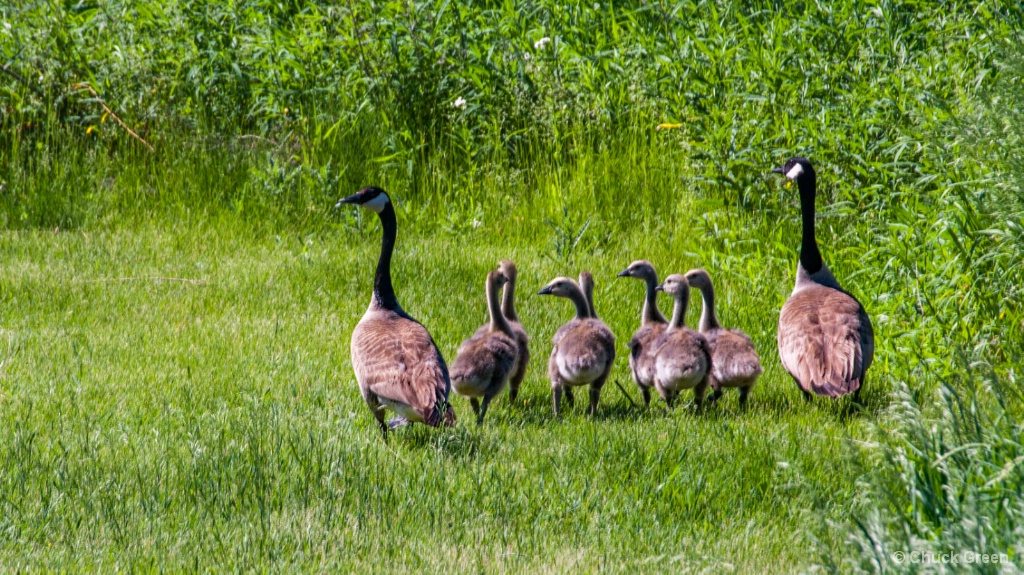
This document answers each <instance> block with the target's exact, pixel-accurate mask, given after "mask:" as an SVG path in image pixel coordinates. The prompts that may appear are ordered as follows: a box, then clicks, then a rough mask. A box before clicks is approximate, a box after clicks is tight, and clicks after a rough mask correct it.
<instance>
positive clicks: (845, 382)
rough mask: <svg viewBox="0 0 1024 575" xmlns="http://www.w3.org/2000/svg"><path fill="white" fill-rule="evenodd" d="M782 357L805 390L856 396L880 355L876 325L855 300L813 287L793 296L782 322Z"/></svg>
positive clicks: (780, 319)
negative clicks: (877, 346)
mask: <svg viewBox="0 0 1024 575" xmlns="http://www.w3.org/2000/svg"><path fill="white" fill-rule="evenodd" d="M778 338H779V357H780V358H781V359H782V365H783V366H784V367H785V368H786V371H788V372H789V374H790V375H792V376H793V378H794V379H796V380H797V382H798V383H799V385H800V387H801V388H802V389H803V390H805V391H809V392H811V393H815V394H817V395H825V396H829V397H840V396H843V395H846V394H849V393H853V392H854V391H856V390H857V389H858V388H859V387H860V384H861V381H862V380H863V378H864V372H865V371H866V370H867V367H868V366H869V365H870V364H871V358H872V357H873V355H874V334H873V332H872V329H871V321H870V319H868V316H867V313H866V312H865V311H864V308H863V307H861V305H860V303H859V302H858V301H857V300H856V299H854V298H853V296H851V295H849V294H847V293H845V292H842V291H840V290H837V289H834V288H830V287H825V286H813V287H809V288H805V289H802V290H801V291H800V292H798V293H796V294H794V295H793V296H791V297H790V298H789V299H788V300H787V301H786V304H785V305H784V306H782V313H781V314H780V316H779V336H778Z"/></svg>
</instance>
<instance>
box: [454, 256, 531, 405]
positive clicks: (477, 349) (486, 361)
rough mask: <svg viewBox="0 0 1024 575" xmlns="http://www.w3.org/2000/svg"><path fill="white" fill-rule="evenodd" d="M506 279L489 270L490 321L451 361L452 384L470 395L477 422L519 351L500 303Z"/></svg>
mask: <svg viewBox="0 0 1024 575" xmlns="http://www.w3.org/2000/svg"><path fill="white" fill-rule="evenodd" d="M507 281H508V278H507V277H505V275H504V274H502V273H501V272H500V271H496V270H495V271H492V272H490V273H488V274H487V282H486V283H485V293H486V295H487V311H488V313H489V314H490V322H489V323H488V324H486V325H484V326H483V327H482V328H481V329H480V330H478V331H477V332H476V333H475V334H474V335H473V336H472V337H470V338H469V339H467V340H466V341H464V342H462V345H461V346H459V351H458V355H457V356H456V358H455V362H454V363H452V369H451V374H452V387H454V388H455V391H456V392H458V394H459V395H464V396H466V397H468V398H469V404H470V405H471V406H472V407H473V413H475V414H476V424H477V425H480V424H482V423H483V421H484V416H485V415H486V414H487V407H488V406H489V405H490V404H491V400H492V399H494V397H495V396H497V395H498V394H499V393H501V390H503V389H505V385H506V384H507V383H508V377H509V374H510V373H512V369H513V367H514V365H515V362H516V357H517V355H518V346H517V345H516V334H515V332H514V331H513V330H512V326H511V325H509V323H508V320H506V319H505V316H504V314H502V313H501V307H500V306H499V304H498V292H499V291H500V290H501V287H502V286H503V285H505V283H506V282H507Z"/></svg>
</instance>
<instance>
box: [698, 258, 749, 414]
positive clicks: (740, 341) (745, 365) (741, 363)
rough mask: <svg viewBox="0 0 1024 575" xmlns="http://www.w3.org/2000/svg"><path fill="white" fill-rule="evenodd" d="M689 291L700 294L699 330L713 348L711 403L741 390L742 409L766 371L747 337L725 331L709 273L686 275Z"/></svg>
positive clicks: (733, 331) (700, 272)
mask: <svg viewBox="0 0 1024 575" xmlns="http://www.w3.org/2000/svg"><path fill="white" fill-rule="evenodd" d="M686 281H687V282H689V284H690V287H694V288H697V289H699V290H700V293H701V298H702V299H703V307H702V309H701V313H700V324H698V326H697V329H698V330H700V333H701V334H703V335H704V337H705V338H706V339H707V340H708V347H710V348H711V378H710V380H709V385H710V386H711V389H713V390H714V393H712V394H711V398H710V401H712V402H713V401H717V400H718V399H719V398H720V397H722V393H723V390H724V389H729V388H737V389H739V390H740V407H746V406H747V398H748V396H749V395H750V390H751V389H753V387H754V384H755V383H757V378H758V376H760V375H761V372H762V371H764V370H763V369H762V368H761V360H760V359H759V358H758V356H757V350H756V349H754V343H753V342H752V341H750V338H749V337H748V336H747V334H745V333H743V332H742V331H740V330H738V329H725V328H723V327H722V325H721V324H720V323H718V317H717V316H716V315H715V287H714V285H712V283H711V276H710V275H708V272H707V270H704V269H699V268H698V269H693V270H690V271H688V272H686Z"/></svg>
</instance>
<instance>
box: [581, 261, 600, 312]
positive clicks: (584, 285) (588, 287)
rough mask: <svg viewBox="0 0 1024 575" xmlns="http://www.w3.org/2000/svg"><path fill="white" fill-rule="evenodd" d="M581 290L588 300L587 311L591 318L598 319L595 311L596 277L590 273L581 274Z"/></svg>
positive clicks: (583, 272)
mask: <svg viewBox="0 0 1024 575" xmlns="http://www.w3.org/2000/svg"><path fill="white" fill-rule="evenodd" d="M580 289H581V290H583V296H584V297H586V298H587V309H588V310H589V311H590V317H592V318H594V319H597V310H596V309H594V276H593V274H591V273H590V272H588V271H582V272H580Z"/></svg>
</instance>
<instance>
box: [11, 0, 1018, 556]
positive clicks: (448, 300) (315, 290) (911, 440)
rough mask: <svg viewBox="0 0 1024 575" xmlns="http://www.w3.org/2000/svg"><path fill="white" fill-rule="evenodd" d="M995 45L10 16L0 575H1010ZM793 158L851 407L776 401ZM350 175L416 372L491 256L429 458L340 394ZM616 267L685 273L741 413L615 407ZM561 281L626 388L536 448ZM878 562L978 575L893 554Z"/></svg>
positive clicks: (459, 321)
mask: <svg viewBox="0 0 1024 575" xmlns="http://www.w3.org/2000/svg"><path fill="white" fill-rule="evenodd" d="M797 15H799V16H800V17H799V18H798V17H796V16H797ZM1022 21H1024V20H1022V16H1021V12H1020V10H1019V7H1015V6H1004V5H1002V4H1000V3H982V4H979V5H978V6H976V7H973V8H971V9H967V8H964V7H962V6H960V5H953V4H941V5H940V4H935V5H932V4H914V3H891V2H876V3H872V4H871V8H870V9H864V7H863V6H860V5H859V4H858V3H855V2H839V3H836V4H835V6H832V5H824V4H822V5H817V4H815V5H810V4H808V5H804V3H779V4H778V5H777V6H776V5H775V4H772V5H768V3H766V5H765V6H746V5H745V4H744V3H731V2H724V1H723V2H690V3H680V4H678V5H675V6H671V7H669V6H664V7H662V6H660V5H657V4H656V3H655V4H652V5H650V6H648V5H643V6H640V7H636V8H631V9H620V8H617V7H615V6H611V5H606V6H603V7H602V6H601V5H600V4H595V5H594V6H575V7H561V6H560V5H559V4H557V3H554V2H551V3H548V2H540V3H536V4H534V3H525V2H508V3H504V4H502V5H494V6H491V5H476V4H472V3H471V4H468V5H465V6H460V7H453V6H449V5H448V4H447V3H443V2H442V3H431V2H420V3H400V2H385V3H378V4H371V3H364V2H356V3H350V4H348V5H347V6H346V7H342V8H338V7H333V6H331V5H329V4H320V3H290V4H287V5H285V4H274V5H270V4H269V3H262V2H258V1H254V2H248V3H237V4H232V3H226V2H215V1H206V2H198V1H196V2H184V1H182V2H178V3H171V4H167V5H164V6H163V7H161V6H158V5H156V4H150V3H146V2H137V3H122V2H114V1H111V2H102V3H99V4H97V5H95V6H93V5H89V6H84V5H78V6H70V5H69V6H57V5H49V4H47V5H43V4H38V3H33V2H27V1H25V2H15V3H13V4H12V5H10V6H6V7H0V24H3V25H2V26H0V55H2V57H3V61H2V62H0V63H2V64H3V65H4V66H5V70H9V71H10V72H13V74H11V73H9V72H8V73H6V74H5V75H4V76H3V82H4V83H0V88H2V89H0V111H2V115H0V130H2V131H0V135H2V137H0V228H2V232H0V570H3V571H83V570H89V571H103V572H109V571H114V570H118V571H156V570H168V571H193V570H194V571H210V570H213V571H285V570H296V569H300V570H303V571H359V572H362V571H409V570H421V571H458V572H466V571H488V572H489V571H498V570H509V571H516V572H565V571H616V572H622V571H633V572H705V571H707V572H738V573H745V572H755V573H756V572H805V571H825V572H844V573H845V572H852V571H858V572H876V573H890V572H956V571H959V569H961V568H973V569H974V570H976V571H980V572H990V573H1013V572H1019V570H1020V568H1019V566H1021V565H1022V559H1021V557H1022V554H1024V547H1022V544H1021V541H1022V540H1024V538H1022V537H1021V533H1022V530H1024V466H1022V465H1021V464H1020V463H1021V461H1024V437H1022V435H1024V426H1022V425H1021V423H1020V422H1021V414H1022V408H1024V398H1022V396H1021V393H1020V391H1019V389H1018V384H1017V380H1018V379H1019V377H1020V367H1019V366H1020V364H1021V358H1022V356H1021V352H1020V349H1021V345H1022V344H1024V306H1022V305H1021V301H1022V297H1021V296H1022V294H1021V287H1020V286H1021V285H1022V284H1024V266H1022V265H1021V263H1020V262H1021V261H1022V260H1021V257H1020V255H1021V253H1022V251H1024V226H1022V221H1024V218H1022V214H1024V201H1022V197H1021V195H1020V184H1021V182H1022V181H1024V168H1022V166H1021V164H1020V160H1019V153H1017V151H1018V150H1020V149H1021V147H1020V146H1021V145H1022V144H1024V131H1022V129H1021V128H1020V126H1021V125H1024V124H1022V123H1021V122H1019V120H1020V118H1022V117H1024V89H1022V88H1021V86H1022V85H1024V84H1022V83H1021V78H1022V77H1024V62H1022V59H1021V56H1020V51H1019V49H1017V48H1015V47H1014V46H1015V45H1016V44H1015V42H1016V40H1017V39H1019V28H1020V22H1022ZM494 22H498V23H499V24H493V23H494ZM225 23H230V24H231V26H230V27H226V26H225ZM7 24H10V26H7ZM228 28H230V31H226V30H227V29H228ZM541 38H549V41H548V42H547V43H544V42H538V41H539V40H540V39H541ZM172 47H174V48H173V49H172ZM526 54H528V55H529V57H526V56H524V55H526ZM235 70H237V73H235ZM29 71H31V72H32V74H29V73H28V72H29ZM37 74H38V76H39V77H38V82H36V81H35V80H36V75H37ZM19 78H20V79H19ZM28 78H31V79H32V81H28ZM80 82H89V83H90V84H91V85H93V86H94V87H95V88H96V89H97V90H98V94H99V95H100V97H99V98H97V97H93V96H92V95H91V93H89V92H88V91H87V90H83V89H74V88H72V86H73V85H75V84H76V83H80ZM456 97H465V98H466V99H467V100H468V101H469V102H468V103H467V105H466V106H465V107H459V106H455V105H453V104H454V101H455V98H456ZM100 100H102V101H103V102H104V103H105V104H107V105H109V106H113V107H114V109H115V112H116V113H117V114H119V116H121V117H123V119H124V121H125V122H126V123H127V124H129V125H131V126H133V127H134V128H136V129H137V132H138V134H139V135H140V137H142V138H144V139H146V141H147V142H149V143H151V144H152V145H153V147H154V150H155V151H153V152H150V151H149V150H148V149H147V148H146V147H145V146H143V145H142V144H141V143H139V142H138V141H137V140H136V139H135V138H133V137H132V136H130V135H129V134H127V132H126V131H125V130H124V129H123V128H122V127H121V126H119V125H117V124H116V123H115V121H114V120H112V119H111V117H110V116H109V115H105V112H104V110H103V108H102V107H100V106H99V101H100ZM660 123H673V124H681V125H680V126H678V127H673V128H666V129H660V130H659V129H656V126H657V125H658V124H660ZM798 153H802V154H808V155H809V156H810V158H811V159H812V161H814V162H815V164H816V166H818V173H819V187H820V189H821V192H820V194H819V200H818V226H819V231H818V241H819V242H820V244H821V247H822V251H823V254H824V257H825V260H826V262H827V263H828V265H829V266H830V268H831V269H832V270H833V272H835V274H836V276H837V277H838V278H839V279H840V281H842V282H843V283H844V286H846V287H847V288H848V289H849V290H850V291H852V292H853V293H854V294H855V295H856V296H858V297H859V299H860V300H861V301H862V302H863V304H864V306H865V307H866V308H867V310H868V312H869V313H870V314H871V316H872V319H873V322H874V328H875V334H876V340H877V343H876V345H877V350H876V356H875V363H874V365H873V366H872V368H871V371H870V372H869V378H868V383H867V387H866V389H865V392H864V394H862V398H863V399H864V401H865V405H864V406H862V407H861V406H855V405H853V404H852V403H851V402H850V401H849V400H840V401H826V400H820V399H819V400H815V401H814V402H812V403H809V404H808V403H805V402H804V401H803V399H802V397H801V395H800V393H799V391H798V390H797V388H796V386H795V385H794V384H793V382H792V380H791V379H790V378H789V376H788V375H787V374H786V373H785V372H784V370H783V369H782V367H781V365H780V363H779V359H778V356H777V352H776V347H775V345H776V344H775V330H776V323H777V320H778V310H779V308H780V307H781V305H782V303H783V302H784V301H785V299H786V297H787V295H788V294H789V292H790V290H791V289H792V283H793V274H794V270H795V265H796V257H797V250H798V246H799V235H798V234H799V229H800V226H799V221H798V215H799V208H798V200H797V197H796V192H795V190H794V189H791V188H790V189H788V188H786V187H784V186H783V185H782V182H780V181H779V180H777V179H775V177H773V176H772V175H771V173H770V170H771V169H772V168H774V167H777V166H778V165H781V163H782V162H783V161H784V160H785V159H786V158H787V157H788V156H790V155H794V154H798ZM370 183H374V184H379V185H382V186H384V187H385V188H387V189H388V190H389V191H390V192H391V193H392V195H393V197H394V198H395V199H396V200H397V211H398V218H399V238H398V247H397V251H396V257H395V263H394V277H395V285H396V289H397V292H398V297H399V300H400V301H401V303H402V305H403V307H404V308H405V309H406V310H407V311H409V312H410V313H411V314H412V315H413V316H414V317H416V318H417V319H419V320H420V321H421V322H422V323H423V324H424V325H425V326H426V327H427V328H428V329H429V330H430V331H431V333H432V335H433V336H434V338H435V340H436V342H437V344H438V345H439V347H440V348H441V350H442V352H443V354H444V355H445V357H446V359H448V361H449V363H450V362H451V361H452V360H453V359H454V352H455V349H456V348H457V347H458V345H459V343H460V342H461V341H462V340H463V339H464V338H466V337H467V336H469V335H470V334H471V333H472V332H473V331H474V330H475V329H476V327H477V326H478V325H480V324H481V323H483V322H484V321H485V315H486V308H485V304H484V299H483V280H484V276H485V274H486V272H487V271H488V270H490V269H492V268H493V267H494V266H495V265H496V263H497V262H498V260H499V259H502V258H512V259H514V260H515V261H516V262H517V263H518V266H519V271H520V278H519V285H520V289H519V293H520V297H519V301H518V303H517V307H518V309H519V313H520V316H521V317H522V320H523V324H524V327H525V328H526V329H527V331H528V332H529V333H530V335H531V336H532V338H533V343H532V350H533V357H534V360H533V362H532V363H531V366H530V370H529V374H528V376H527V379H526V381H525V382H524V387H523V391H522V393H521V395H520V397H521V398H522V401H521V403H520V404H518V405H514V406H512V405H509V404H508V401H507V397H504V396H503V397H502V398H501V399H500V400H497V401H496V403H495V404H494V406H493V407H492V408H491V410H490V411H489V412H488V417H487V422H486V424H485V425H484V426H482V427H477V426H475V425H474V424H473V423H472V417H471V411H470V409H469V406H468V403H467V402H465V400H463V399H461V398H456V399H454V404H455V409H456V412H457V414H458V416H459V418H460V420H459V421H460V422H459V425H458V426H457V427H455V428H454V429H445V430H435V429H426V428H423V427H421V426H412V427H407V428H404V429H401V430H399V431H398V432H397V433H395V434H393V435H392V441H391V442H390V443H388V444H385V443H383V442H382V441H381V440H380V437H379V435H378V432H377V430H376V426H375V422H374V420H373V418H372V416H371V415H370V413H369V412H368V410H367V408H366V407H365V405H364V403H363V401H362V399H361V397H360V396H359V393H358V388H357V386H356V382H355V379H354V376H353V373H352V368H351V365H350V361H349V350H348V343H349V337H350V334H351V331H352V329H353V327H354V325H355V323H356V322H357V321H358V320H359V318H360V316H361V315H362V313H363V311H364V310H365V307H366V305H367V303H368V301H369V297H370V288H371V282H372V271H373V267H374V263H375V260H376V256H377V251H378V249H379V245H380V228H379V225H378V224H377V222H376V218H375V217H373V215H372V214H367V213H359V211H358V210H355V209H354V208H352V209H342V210H334V209H332V208H333V206H334V203H335V201H336V200H337V199H338V198H340V197H343V196H346V195H348V194H350V193H352V192H354V191H355V190H356V189H357V188H358V187H360V186H362V185H365V184H370ZM640 258H644V259H649V260H651V261H652V262H653V263H654V264H655V266H656V267H657V268H658V271H659V273H660V274H662V276H664V275H665V274H667V273H672V272H684V271H686V270H687V269H689V268H692V267H698V266H700V267H705V268H707V269H709V270H710V271H711V274H712V277H713V279H714V280H715V282H716V287H717V291H718V295H717V302H718V306H719V317H720V319H721V320H722V322H723V323H724V324H726V325H728V326H730V327H738V328H741V329H743V330H744V331H746V332H747V333H748V334H749V335H750V336H751V337H752V338H753V340H754V343H755V344H756V346H757V348H758V350H759V351H760V353H761V357H762V361H763V363H764V366H765V373H764V375H763V376H762V378H761V380H760V382H759V384H758V386H757V387H756V388H755V390H754V392H753V394H752V396H751V400H750V407H749V409H748V410H747V411H745V412H741V411H740V409H739V406H738V402H737V399H736V396H735V394H729V395H727V396H726V397H725V398H724V400H723V401H721V402H719V403H718V404H716V405H715V406H713V407H712V408H710V409H707V410H705V411H703V412H700V413H694V412H692V411H691V410H689V409H686V408H685V407H682V408H679V409H676V410H674V411H673V412H672V413H668V414H666V413H665V411H664V410H663V409H662V404H661V403H660V402H656V405H655V407H654V408H653V409H651V410H650V411H645V410H642V409H639V408H637V407H636V406H635V405H634V403H633V402H637V401H639V394H638V393H637V391H636V387H635V385H634V384H633V383H632V381H631V379H630V376H629V373H628V367H627V364H626V353H627V352H626V347H625V346H626V343H627V342H628V341H629V338H630V336H631V335H632V333H633V331H634V330H635V329H636V327H637V324H638V320H639V311H640V307H641V300H642V289H641V284H640V282H638V281H636V280H631V279H616V278H615V274H616V273H617V272H618V271H621V270H622V269H624V268H625V267H626V266H627V265H628V264H629V262H631V261H632V260H634V259H640ZM581 269H587V270H590V271H592V272H593V273H594V275H595V278H596V280H597V293H596V306H597V309H598V312H599V314H600V315H601V317H602V318H603V319H604V320H605V321H606V322H607V323H608V324H609V326H610V327H611V328H612V330H613V331H614V332H615V333H616V335H617V336H618V342H617V349H618V354H619V359H618V360H617V362H616V366H615V368H614V371H613V373H612V377H611V379H612V380H614V381H617V382H619V383H621V385H622V387H623V388H624V390H625V392H626V393H627V394H629V395H630V396H631V398H632V400H630V398H627V397H626V396H625V395H624V394H623V392H622V391H620V389H619V388H618V387H617V386H616V385H615V384H614V383H610V384H608V385H606V387H605V389H604V392H603V396H602V399H601V407H600V409H599V413H598V416H597V417H595V418H593V419H591V418H588V417H586V416H585V415H584V413H583V412H584V406H583V405H581V404H577V406H576V407H575V408H574V409H571V410H569V411H568V413H567V414H566V415H565V417H564V418H563V419H562V420H560V421H556V420H554V419H553V417H552V415H551V396H550V386H549V384H548V382H547V379H546V376H545V362H546V358H547V354H548V353H549V351H550V347H549V346H550V343H549V342H550V338H551V336H552V335H553V334H554V332H555V330H556V329H557V328H558V327H559V326H560V325H561V324H562V323H563V322H565V321H566V320H568V319H569V318H570V317H571V314H572V309H571V305H570V304H569V303H568V302H565V301H561V300H553V299H551V298H545V297H539V296H534V295H533V294H534V293H536V290H537V289H539V288H540V287H541V286H542V285H544V283H546V282H547V281H548V280H550V279H551V278H553V277H555V276H557V275H570V276H575V275H576V274H577V273H578V272H579V271H580V270H581ZM662 309H663V310H664V311H665V312H666V313H667V312H668V311H669V302H668V301H665V300H663V301H662ZM698 309H699V304H697V305H694V306H693V307H691V312H690V315H689V318H688V320H689V323H690V325H691V326H692V325H695V323H696V319H697V317H698V315H697V314H698V313H699V312H698ZM584 403H585V402H584ZM912 551H923V552H936V553H959V552H964V551H971V552H977V553H1003V554H1006V555H1007V557H1008V558H1009V560H1010V563H1007V564H1000V565H992V564H986V565H979V564H973V565H968V566H962V565H961V566H957V567H956V568H954V566H949V565H921V564H913V563H907V562H904V563H900V562H897V561H895V560H894V559H893V558H892V557H893V555H892V554H893V553H894V552H907V553H910V552H912Z"/></svg>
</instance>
